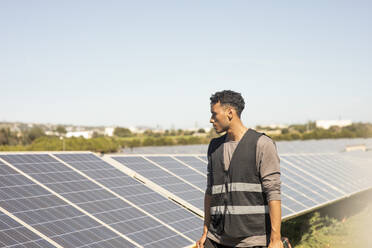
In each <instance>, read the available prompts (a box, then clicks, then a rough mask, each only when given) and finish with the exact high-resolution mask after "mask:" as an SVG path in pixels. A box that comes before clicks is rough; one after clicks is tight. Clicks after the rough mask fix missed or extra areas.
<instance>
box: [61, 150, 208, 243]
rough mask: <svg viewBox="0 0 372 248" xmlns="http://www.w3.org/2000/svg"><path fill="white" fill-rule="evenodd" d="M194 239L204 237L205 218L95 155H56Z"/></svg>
mask: <svg viewBox="0 0 372 248" xmlns="http://www.w3.org/2000/svg"><path fill="white" fill-rule="evenodd" d="M54 155H55V156H56V157H58V158H59V159H61V160H63V161H64V162H66V163H68V164H69V165H71V166H73V167H74V168H76V169H78V170H79V171H81V172H83V173H85V174H87V175H88V176H89V177H91V178H93V179H94V180H96V181H98V182H99V183H102V184H103V185H105V186H106V187H108V188H109V189H111V190H113V191H114V192H116V193H117V194H119V195H120V196H122V197H124V198H125V199H127V200H129V201H131V202H132V203H134V204H135V205H136V206H138V207H140V208H141V209H144V210H145V211H147V212H148V213H151V215H153V216H155V217H157V218H158V219H160V220H161V221H163V222H165V223H167V224H168V225H170V226H171V227H173V228H175V229H176V230H177V231H179V232H181V233H183V234H184V235H186V236H187V237H189V238H191V239H192V240H197V239H199V238H200V235H201V233H202V227H203V220H202V219H201V218H200V217H198V216H196V215H195V214H193V213H191V212H190V211H188V210H186V209H185V208H183V207H181V206H179V205H178V204H176V203H174V202H172V201H171V200H169V199H167V198H166V197H164V196H162V195H160V194H159V193H157V192H155V191H154V190H152V189H150V188H149V187H147V186H145V185H144V184H142V183H140V182H139V181H137V180H135V179H133V178H132V177H130V176H128V175H126V174H124V173H123V172H122V171H120V170H119V169H117V168H116V167H114V166H112V165H111V164H108V163H107V162H106V161H103V160H102V159H101V158H98V157H97V156H95V155H93V154H54Z"/></svg>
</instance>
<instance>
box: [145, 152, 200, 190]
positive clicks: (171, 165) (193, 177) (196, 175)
mask: <svg viewBox="0 0 372 248" xmlns="http://www.w3.org/2000/svg"><path fill="white" fill-rule="evenodd" d="M145 157H146V158H147V159H149V160H151V161H153V162H154V163H156V164H157V165H160V166H161V167H162V168H164V169H166V170H168V171H170V172H172V173H174V174H175V175H177V176H179V177H181V178H182V179H184V180H186V181H188V182H190V183H192V184H193V185H195V186H196V187H198V188H199V189H200V190H201V191H202V192H204V191H205V189H206V188H207V176H206V174H204V173H202V172H200V171H198V170H196V169H194V168H193V166H190V165H189V164H188V163H187V164H186V163H184V162H182V161H181V160H177V158H174V157H171V156H145Z"/></svg>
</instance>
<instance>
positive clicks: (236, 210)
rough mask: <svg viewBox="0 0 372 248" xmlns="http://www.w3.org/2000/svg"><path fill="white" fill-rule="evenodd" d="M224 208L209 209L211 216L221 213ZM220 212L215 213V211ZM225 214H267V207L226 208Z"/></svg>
mask: <svg viewBox="0 0 372 248" xmlns="http://www.w3.org/2000/svg"><path fill="white" fill-rule="evenodd" d="M224 208H225V207H224V206H216V207H211V214H212V215H215V214H216V213H218V212H221V211H222V212H223V210H224ZM218 209H219V210H220V211H217V210H218ZM226 213H227V214H266V213H269V206H268V205H263V206H227V211H226Z"/></svg>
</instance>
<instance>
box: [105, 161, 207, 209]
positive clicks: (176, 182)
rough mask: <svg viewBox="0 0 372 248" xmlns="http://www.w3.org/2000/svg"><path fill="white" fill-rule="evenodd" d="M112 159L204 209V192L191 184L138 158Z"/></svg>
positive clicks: (152, 163)
mask: <svg viewBox="0 0 372 248" xmlns="http://www.w3.org/2000/svg"><path fill="white" fill-rule="evenodd" d="M112 158H113V159H114V160H116V161H118V162H120V163H121V164H123V165H125V166H127V167H128V168H130V169H132V170H134V171H135V172H136V173H138V174H140V175H142V176H144V177H146V178H148V179H149V180H151V181H152V182H154V183H156V184H157V185H159V186H161V187H163V188H164V189H166V190H168V191H169V192H171V193H173V194H175V195H176V196H178V197H180V198H182V199H184V200H185V201H187V202H188V203H190V204H191V205H193V206H195V207H197V208H199V209H200V210H203V209H204V190H201V189H200V188H198V187H196V186H192V185H191V183H189V182H187V181H185V180H183V179H182V178H178V177H176V176H174V175H172V174H170V173H169V172H167V171H166V170H164V169H162V168H160V167H158V166H156V165H155V164H154V162H150V161H148V160H146V159H145V158H143V157H140V156H133V157H132V156H129V157H123V156H121V157H118V156H113V157H112Z"/></svg>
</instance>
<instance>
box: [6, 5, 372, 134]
mask: <svg viewBox="0 0 372 248" xmlns="http://www.w3.org/2000/svg"><path fill="white" fill-rule="evenodd" d="M371 3H372V2H371V1H247V0H244V1H216V0H213V1H191V0H187V1H175V0H173V1H103V0H102V1H88V0H87V1H79V0H77V1H46V0H45V1H29V0H27V1H17V0H9V1H6V0H3V1H0V86H1V88H0V92H1V95H0V103H1V107H0V121H24V122H48V123H64V124H82V125H121V126H135V125H148V126H156V125H160V126H161V127H163V128H170V127H171V126H172V125H173V126H174V127H176V128H189V127H194V126H195V123H197V124H198V126H209V117H210V112H209V97H210V95H211V94H212V93H214V92H215V91H217V90H222V89H232V90H236V91H239V92H241V93H242V95H243V96H244V97H245V100H246V109H245V110H244V112H243V121H244V122H245V123H246V125H248V126H254V125H257V124H264V125H265V124H272V123H277V124H280V123H284V124H291V123H304V122H306V121H308V120H316V119H338V118H340V117H341V118H343V119H351V120H353V121H363V122H367V121H368V122H372V110H371V107H372V70H371V68H372V62H371V58H372V45H371V44H372V25H371V24H372V16H371V14H370V13H371V10H372V4H371Z"/></svg>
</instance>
